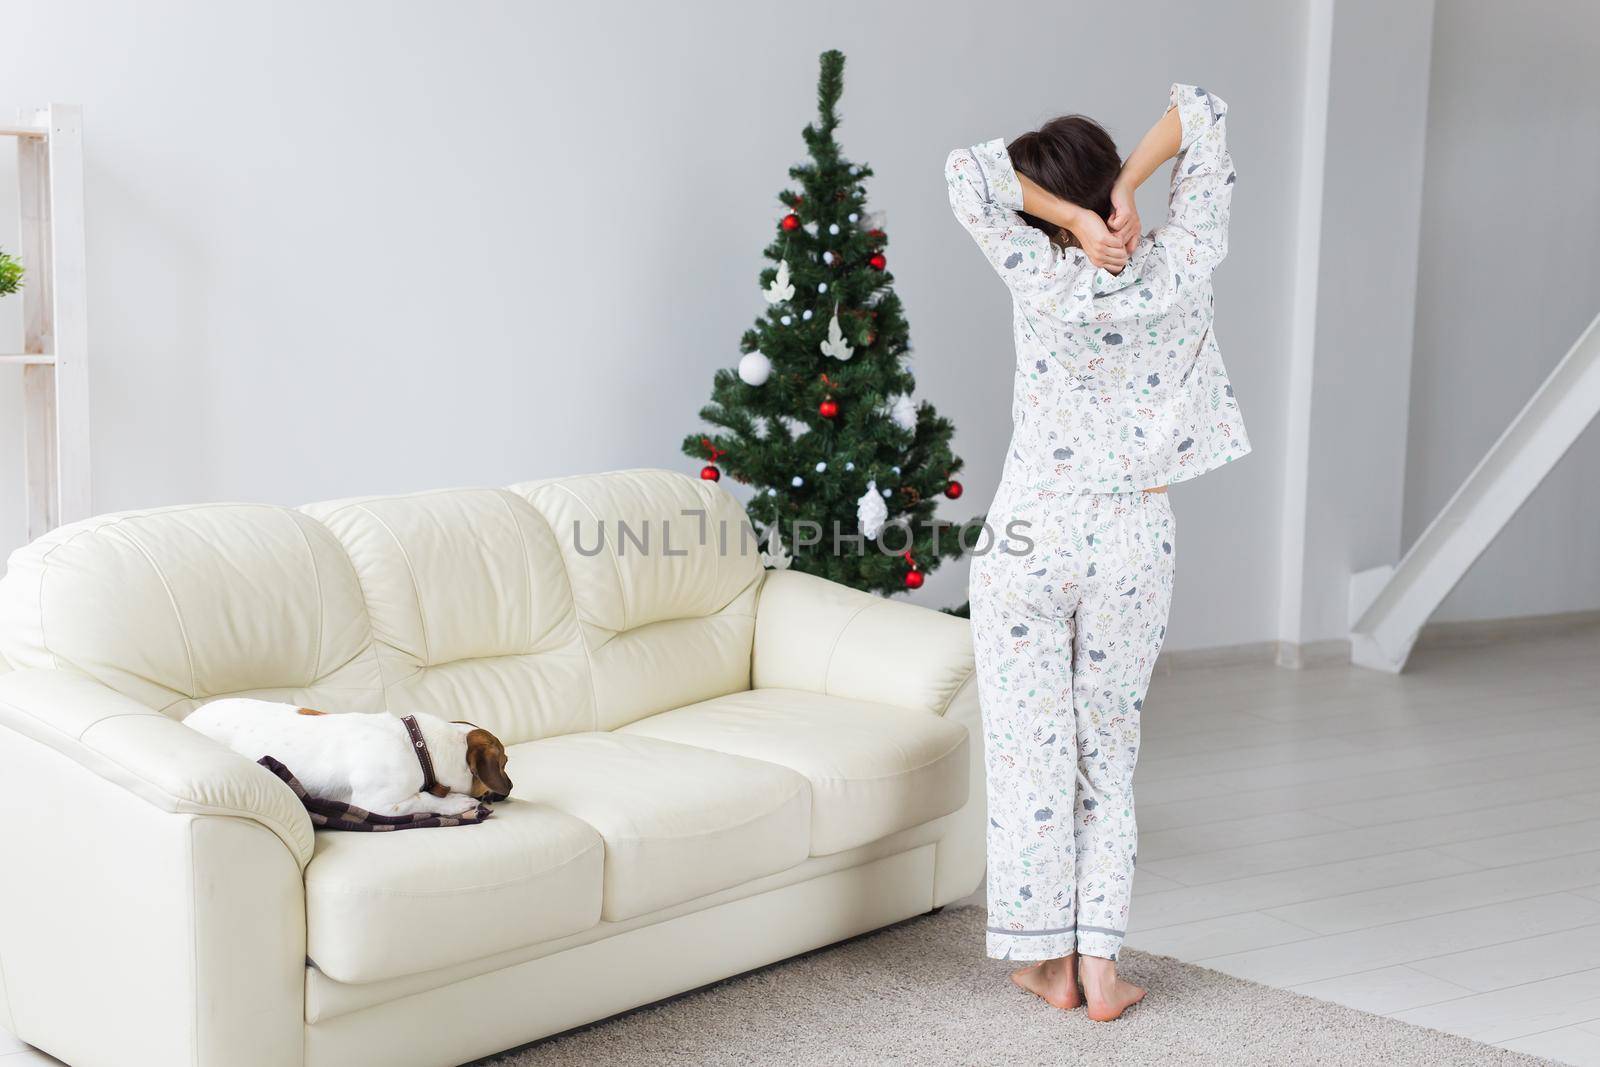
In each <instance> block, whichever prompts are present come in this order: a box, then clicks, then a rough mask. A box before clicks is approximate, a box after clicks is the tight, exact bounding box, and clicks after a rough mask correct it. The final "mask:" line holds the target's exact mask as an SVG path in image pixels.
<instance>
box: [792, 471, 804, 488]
mask: <svg viewBox="0 0 1600 1067" xmlns="http://www.w3.org/2000/svg"><path fill="white" fill-rule="evenodd" d="M789 484H790V485H792V486H794V487H795V488H796V489H798V488H800V487H801V486H802V485H805V484H806V480H805V479H804V478H802V477H800V476H799V475H798V474H796V475H795V476H794V477H793V478H790V479H789Z"/></svg>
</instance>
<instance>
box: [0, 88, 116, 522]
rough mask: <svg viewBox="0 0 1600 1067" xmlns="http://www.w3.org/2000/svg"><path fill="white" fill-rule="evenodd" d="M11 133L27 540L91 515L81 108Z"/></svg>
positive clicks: (3, 358) (12, 362) (49, 113)
mask: <svg viewBox="0 0 1600 1067" xmlns="http://www.w3.org/2000/svg"><path fill="white" fill-rule="evenodd" d="M0 136H9V137H12V138H15V142H16V146H17V200H18V206H19V207H20V209H21V210H20V212H19V214H20V220H19V221H20V223H21V225H20V227H19V230H18V246H17V249H16V251H15V255H16V257H17V258H18V259H19V260H21V261H22V266H23V269H24V270H26V271H27V275H26V278H25V281H24V283H23V286H22V292H21V293H20V294H19V296H18V297H15V298H13V299H20V300H21V301H22V351H21V352H17V353H0V365H3V366H17V367H21V368H22V402H23V418H22V423H23V462H24V466H25V471H24V473H25V480H26V485H27V506H28V536H29V537H30V538H35V537H39V536H40V535H41V534H44V533H46V532H48V531H49V530H51V529H53V528H55V527H56V526H59V525H61V524H62V523H65V522H76V521H77V520H79V519H85V518H88V517H89V516H90V515H91V514H93V512H92V509H91V507H90V492H89V490H90V486H89V338H88V330H87V320H88V312H87V308H86V307H85V304H84V289H85V274H86V264H85V261H84V229H83V129H82V114H81V111H80V110H79V108H77V107H76V106H74V105H71V104H52V105H50V106H49V107H45V108H39V109H29V110H27V111H24V112H22V113H20V114H19V115H18V116H17V119H16V121H15V122H11V123H5V124H3V125H0Z"/></svg>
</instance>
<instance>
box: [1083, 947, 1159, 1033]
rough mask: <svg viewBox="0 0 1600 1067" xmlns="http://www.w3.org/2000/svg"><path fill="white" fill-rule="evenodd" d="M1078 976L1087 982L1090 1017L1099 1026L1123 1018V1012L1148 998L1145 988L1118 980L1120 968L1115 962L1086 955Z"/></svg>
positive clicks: (1086, 993)
mask: <svg viewBox="0 0 1600 1067" xmlns="http://www.w3.org/2000/svg"><path fill="white" fill-rule="evenodd" d="M1078 974H1079V977H1080V978H1081V980H1082V981H1083V996H1084V999H1085V1000H1086V1001H1088V1005H1089V1006H1088V1015H1089V1018H1091V1019H1093V1020H1094V1021H1095V1022H1097V1023H1108V1022H1111V1021H1112V1020H1113V1019H1118V1018H1121V1016H1122V1013H1123V1012H1125V1011H1127V1010H1128V1009H1129V1008H1131V1007H1133V1006H1134V1005H1135V1004H1137V1003H1139V1001H1141V1000H1143V999H1144V994H1145V991H1144V990H1143V989H1141V988H1139V987H1138V986H1136V985H1134V984H1133V983H1132V982H1125V981H1123V980H1122V979H1120V978H1118V977H1117V965H1116V962H1115V961H1113V960H1103V959H1101V958H1100V957H1098V956H1085V957H1083V959H1082V961H1081V962H1080V963H1079V966H1078Z"/></svg>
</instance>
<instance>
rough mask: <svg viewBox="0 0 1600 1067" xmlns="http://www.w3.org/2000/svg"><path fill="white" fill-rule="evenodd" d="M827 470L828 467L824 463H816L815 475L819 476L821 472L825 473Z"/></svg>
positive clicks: (819, 461)
mask: <svg viewBox="0 0 1600 1067" xmlns="http://www.w3.org/2000/svg"><path fill="white" fill-rule="evenodd" d="M827 469H828V465H827V464H826V463H824V462H822V461H821V460H818V461H817V473H818V474H821V473H822V472H823V471H825V470H827Z"/></svg>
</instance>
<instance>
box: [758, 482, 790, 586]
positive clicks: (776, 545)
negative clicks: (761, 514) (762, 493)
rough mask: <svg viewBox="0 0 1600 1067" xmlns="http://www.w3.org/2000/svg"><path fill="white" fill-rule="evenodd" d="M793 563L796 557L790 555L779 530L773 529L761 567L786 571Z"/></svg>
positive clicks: (762, 554)
mask: <svg viewBox="0 0 1600 1067" xmlns="http://www.w3.org/2000/svg"><path fill="white" fill-rule="evenodd" d="M767 492H768V493H771V492H772V490H771V489H768V490H767ZM792 562H794V557H793V556H791V555H789V550H788V549H787V548H785V547H784V544H783V537H782V536H780V534H779V531H778V528H777V527H776V526H774V527H773V528H772V536H771V537H769V538H767V547H766V551H764V552H762V553H761V565H762V566H763V567H771V568H772V569H773V570H775V571H786V570H788V569H789V564H790V563H792Z"/></svg>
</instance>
